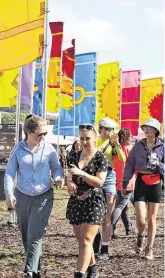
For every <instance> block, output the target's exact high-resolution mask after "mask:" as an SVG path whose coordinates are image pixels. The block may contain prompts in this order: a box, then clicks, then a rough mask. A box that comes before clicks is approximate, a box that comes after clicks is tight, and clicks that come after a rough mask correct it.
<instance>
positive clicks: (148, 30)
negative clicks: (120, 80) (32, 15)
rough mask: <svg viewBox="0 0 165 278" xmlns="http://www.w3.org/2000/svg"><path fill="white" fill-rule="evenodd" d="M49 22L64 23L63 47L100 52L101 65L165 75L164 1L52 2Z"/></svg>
mask: <svg viewBox="0 0 165 278" xmlns="http://www.w3.org/2000/svg"><path fill="white" fill-rule="evenodd" d="M49 10H50V12H49V17H48V18H49V21H63V22H64V48H65V46H66V47H67V44H68V41H70V40H71V39H73V38H75V39H76V54H80V53H85V52H95V51H96V52H97V53H98V64H103V63H108V62H113V61H121V65H122V69H123V70H132V69H141V70H142V77H143V78H152V77H159V76H162V77H164V76H165V70H164V32H165V25H164V17H165V16H164V0H101V1H100V0H49Z"/></svg>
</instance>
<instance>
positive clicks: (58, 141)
mask: <svg viewBox="0 0 165 278" xmlns="http://www.w3.org/2000/svg"><path fill="white" fill-rule="evenodd" d="M62 46H63V38H62V41H61V57H60V88H59V96H58V135H57V136H58V137H57V153H58V154H59V143H60V122H61V121H60V120H61V113H60V112H61V92H62V62H63V47H62Z"/></svg>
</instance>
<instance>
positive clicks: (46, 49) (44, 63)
mask: <svg viewBox="0 0 165 278" xmlns="http://www.w3.org/2000/svg"><path fill="white" fill-rule="evenodd" d="M48 12H49V0H47V1H46V3H45V22H44V59H43V60H44V62H43V95H42V118H44V119H46V96H47V94H46V92H47V69H48V65H47V61H48V28H49V21H48Z"/></svg>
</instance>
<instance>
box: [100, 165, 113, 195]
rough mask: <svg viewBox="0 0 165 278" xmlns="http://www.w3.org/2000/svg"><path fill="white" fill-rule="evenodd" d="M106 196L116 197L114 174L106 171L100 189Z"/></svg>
mask: <svg viewBox="0 0 165 278" xmlns="http://www.w3.org/2000/svg"><path fill="white" fill-rule="evenodd" d="M102 188H103V189H104V191H105V193H106V194H108V195H116V172H115V171H114V170H112V171H108V173H107V177H106V181H105V183H104V185H103V187H102Z"/></svg>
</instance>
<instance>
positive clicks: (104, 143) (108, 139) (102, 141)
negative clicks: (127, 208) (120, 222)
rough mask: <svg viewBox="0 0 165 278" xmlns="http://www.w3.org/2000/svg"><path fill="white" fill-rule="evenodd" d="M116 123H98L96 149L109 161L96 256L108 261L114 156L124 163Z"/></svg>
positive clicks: (106, 120) (113, 192)
mask: <svg viewBox="0 0 165 278" xmlns="http://www.w3.org/2000/svg"><path fill="white" fill-rule="evenodd" d="M116 125H117V123H116V122H115V121H114V120H113V119H110V118H102V119H101V120H100V122H99V133H100V137H99V138H98V140H97V148H98V150H101V151H102V152H103V153H104V154H105V156H106V157H107V158H108V161H109V169H108V173H107V177H106V181H105V183H104V185H103V189H104V191H105V193H106V199H107V214H106V218H105V220H104V223H103V226H102V234H103V241H102V247H101V253H100V255H99V256H98V258H99V259H101V260H108V259H109V254H108V246H109V240H110V237H111V213H112V208H113V203H114V200H115V195H116V173H115V171H114V169H113V165H114V155H117V157H118V159H119V160H120V161H121V162H125V160H126V157H125V154H124V152H123V150H122V148H121V145H120V144H119V141H118V136H117V135H116V134H115V133H114V129H115V128H116Z"/></svg>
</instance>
